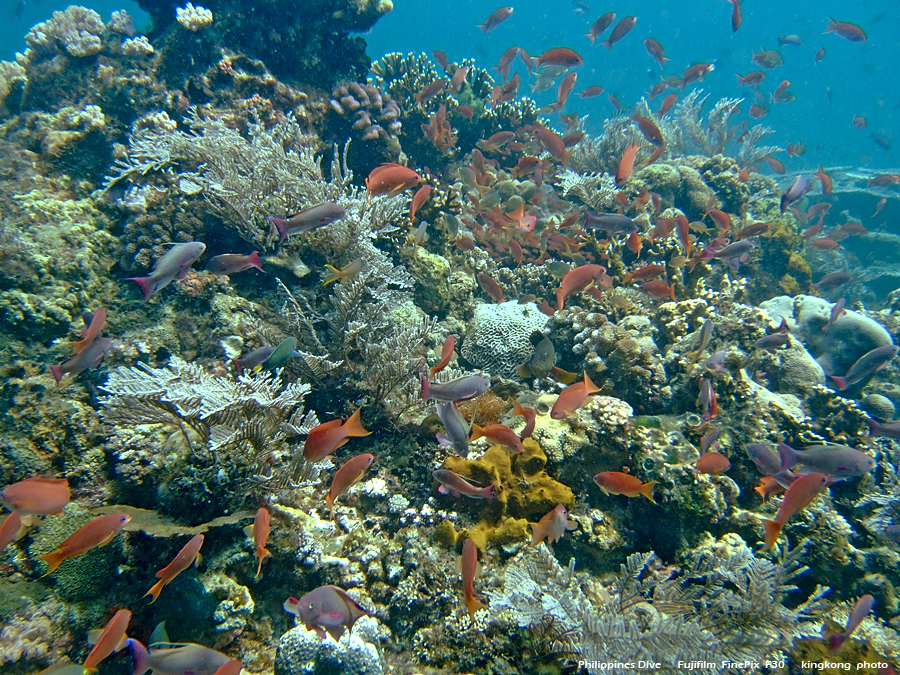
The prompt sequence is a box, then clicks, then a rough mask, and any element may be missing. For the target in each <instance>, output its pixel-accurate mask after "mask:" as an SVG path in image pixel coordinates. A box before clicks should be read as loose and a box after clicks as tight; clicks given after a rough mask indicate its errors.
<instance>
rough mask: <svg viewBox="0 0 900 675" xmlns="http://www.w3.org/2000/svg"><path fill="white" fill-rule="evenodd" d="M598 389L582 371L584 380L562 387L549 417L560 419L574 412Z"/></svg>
mask: <svg viewBox="0 0 900 675" xmlns="http://www.w3.org/2000/svg"><path fill="white" fill-rule="evenodd" d="M598 391H600V387H598V386H597V385H595V384H594V383H593V382H591V378H589V377H588V376H587V373H586V372H585V373H584V381H583V382H576V383H575V384H570V385H569V386H568V387H566V388H565V389H563V390H562V391H561V392H560V393H559V396H558V397H557V399H556V403H554V404H553V408H552V409H551V410H550V417H552V418H553V419H555V420H561V419H563V418H564V417H566V416H567V415H569V414H570V413H573V412H575V411H576V410H578V408H580V407H582V406H584V405H586V404H587V403H588V401H589V400H590V398H591V394H595V393H597V392H598Z"/></svg>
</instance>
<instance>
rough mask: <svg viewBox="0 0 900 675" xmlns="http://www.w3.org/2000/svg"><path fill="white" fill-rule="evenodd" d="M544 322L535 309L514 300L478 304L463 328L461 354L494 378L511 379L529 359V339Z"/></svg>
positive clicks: (541, 327) (530, 350)
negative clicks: (464, 330)
mask: <svg viewBox="0 0 900 675" xmlns="http://www.w3.org/2000/svg"><path fill="white" fill-rule="evenodd" d="M546 323H547V316H546V315H545V314H542V313H541V312H540V311H539V310H538V308H537V306H536V305H535V304H534V303H532V302H528V303H525V304H521V305H520V304H519V303H518V302H517V301H515V300H510V301H508V302H504V303H502V304H500V305H488V304H481V305H478V306H476V307H475V316H474V318H473V319H472V321H471V322H470V323H469V326H468V328H467V329H466V337H465V340H464V341H463V344H462V349H461V350H460V355H461V356H462V357H463V358H464V359H466V360H467V361H469V362H470V363H472V364H473V365H475V366H476V367H478V368H482V369H484V370H486V371H487V372H489V373H491V374H494V375H503V376H506V377H509V376H512V375H514V374H515V372H516V366H518V365H519V364H521V363H523V362H524V361H525V360H526V359H528V358H529V357H530V356H531V353H532V351H533V350H534V348H533V347H532V345H531V342H530V341H529V339H528V338H529V337H530V336H531V334H532V333H533V332H534V331H540V330H542V329H543V328H544V326H545V325H546Z"/></svg>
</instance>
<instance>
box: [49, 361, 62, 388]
mask: <svg viewBox="0 0 900 675" xmlns="http://www.w3.org/2000/svg"><path fill="white" fill-rule="evenodd" d="M50 373H51V374H52V375H53V379H54V380H56V386H57V387H58V386H59V384H60V382H62V379H63V376H64V375H65V373H64V372H63V370H62V365H59V366H50Z"/></svg>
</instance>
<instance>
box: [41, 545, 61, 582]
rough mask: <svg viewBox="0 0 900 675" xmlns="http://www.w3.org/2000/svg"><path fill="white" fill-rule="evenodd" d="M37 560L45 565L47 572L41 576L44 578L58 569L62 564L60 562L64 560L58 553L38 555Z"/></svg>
mask: <svg viewBox="0 0 900 675" xmlns="http://www.w3.org/2000/svg"><path fill="white" fill-rule="evenodd" d="M37 559H38V560H43V561H44V562H45V563H47V571H46V572H44V573H43V574H42V575H41V576H42V577H45V576H47V575H48V574H50V573H52V572H53V570H55V569H56V568H57V567H59V566H60V565H61V564H62V561H63V560H65V557H64V554H63V553H61V552H60V551H51V552H50V553H45V554H44V555H39V556H38V558H37Z"/></svg>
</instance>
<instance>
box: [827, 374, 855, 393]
mask: <svg viewBox="0 0 900 675" xmlns="http://www.w3.org/2000/svg"><path fill="white" fill-rule="evenodd" d="M828 377H830V378H831V379H832V380H834V383H835V384H836V385H837V388H838V391H844V389H846V388H847V387H849V386H850V385H849V384H848V383H847V378H846V377H839V376H837V375H829V376H828Z"/></svg>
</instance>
